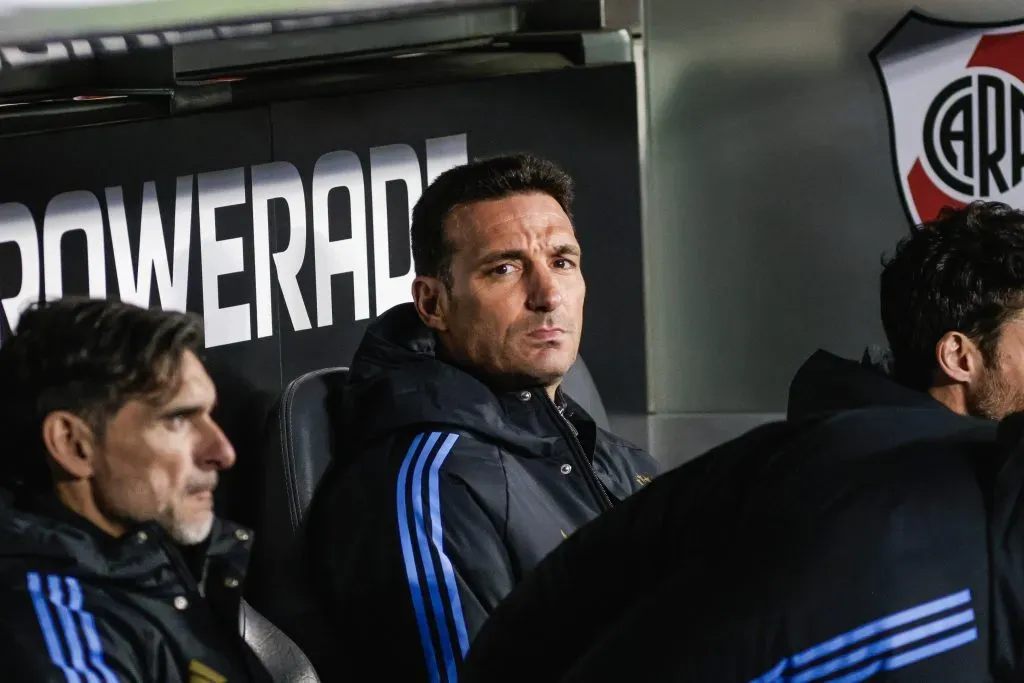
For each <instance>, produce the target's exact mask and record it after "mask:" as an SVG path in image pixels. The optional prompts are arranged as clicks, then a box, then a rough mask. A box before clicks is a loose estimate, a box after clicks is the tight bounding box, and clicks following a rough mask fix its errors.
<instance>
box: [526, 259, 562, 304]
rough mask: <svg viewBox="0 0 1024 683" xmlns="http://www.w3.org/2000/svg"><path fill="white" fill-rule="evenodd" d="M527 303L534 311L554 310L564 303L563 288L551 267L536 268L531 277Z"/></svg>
mask: <svg viewBox="0 0 1024 683" xmlns="http://www.w3.org/2000/svg"><path fill="white" fill-rule="evenodd" d="M529 287H530V293H529V296H528V297H527V305H528V306H529V308H530V310H532V311H553V310H555V309H556V308H558V307H559V306H561V305H562V289H561V287H560V286H559V283H558V280H557V279H556V278H555V276H554V274H553V273H552V272H551V270H550V269H549V268H546V267H544V268H535V269H534V270H533V272H532V273H531V274H530V278H529Z"/></svg>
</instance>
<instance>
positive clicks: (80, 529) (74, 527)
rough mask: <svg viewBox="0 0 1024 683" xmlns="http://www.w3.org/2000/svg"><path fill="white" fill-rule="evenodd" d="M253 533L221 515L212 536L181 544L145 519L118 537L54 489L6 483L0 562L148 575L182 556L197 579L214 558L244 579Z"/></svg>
mask: <svg viewBox="0 0 1024 683" xmlns="http://www.w3.org/2000/svg"><path fill="white" fill-rule="evenodd" d="M252 540H253V534H252V532H251V531H250V530H249V529H245V528H243V527H240V526H238V525H236V524H233V523H231V522H228V521H226V520H222V519H219V518H217V519H215V520H214V525H213V529H212V531H211V532H210V536H209V537H208V539H207V540H206V541H205V542H204V543H202V544H199V545H196V546H181V545H179V544H178V543H176V542H175V541H174V540H173V539H171V537H170V536H169V535H168V534H167V532H166V531H164V530H163V528H161V527H160V526H159V525H158V524H156V523H155V522H145V523H139V524H135V525H134V526H132V527H131V528H130V529H128V530H126V532H125V533H124V534H123V535H122V536H120V537H119V538H115V537H113V536H110V535H109V534H107V533H105V532H104V531H103V530H101V529H100V528H99V527H97V526H95V525H94V524H92V523H91V522H90V521H89V520H87V519H85V518H84V517H82V516H81V515H79V514H77V513H75V512H73V511H72V510H69V509H68V508H67V507H65V506H64V505H63V504H62V503H61V502H60V501H59V500H57V498H56V497H55V496H53V495H49V494H37V493H31V492H27V491H21V490H19V491H12V490H9V489H0V566H3V565H10V564H13V563H20V564H24V565H25V566H26V567H28V569H29V570H30V569H32V568H33V565H34V564H36V563H44V564H45V565H46V567H38V568H39V569H46V570H47V571H56V570H58V569H59V570H60V571H62V572H65V573H69V574H73V575H75V576H79V577H87V576H90V575H95V576H97V577H99V578H108V579H126V580H140V581H141V580H146V581H153V580H156V577H159V576H161V575H166V572H163V571H162V570H163V569H167V568H170V569H172V570H173V574H177V573H178V566H177V565H176V563H175V559H174V556H175V555H176V556H177V557H180V558H181V561H182V562H184V563H185V566H186V567H187V568H188V569H189V570H190V571H191V573H192V575H193V578H194V579H195V580H197V581H198V580H200V579H201V577H202V576H203V574H204V572H205V569H206V567H207V566H208V565H210V564H211V563H216V564H218V565H219V566H221V568H222V569H221V571H228V572H230V574H231V575H233V576H235V577H238V578H239V580H242V579H243V578H244V576H245V572H246V569H247V567H248V564H249V555H250V552H251V548H252Z"/></svg>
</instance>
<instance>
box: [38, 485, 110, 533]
mask: <svg viewBox="0 0 1024 683" xmlns="http://www.w3.org/2000/svg"><path fill="white" fill-rule="evenodd" d="M54 493H55V494H56V496H57V500H59V501H60V502H61V504H62V505H64V507H66V508H67V509H68V510H71V511H72V512H74V513H75V514H77V515H78V516H79V517H82V518H83V519H85V520H87V521H88V522H90V523H91V524H92V525H93V526H95V527H96V528H97V529H99V530H100V531H102V532H103V533H105V534H107V535H109V536H113V537H114V538H120V537H121V535H122V534H124V531H125V530H124V527H122V526H121V525H120V524H117V523H116V522H113V521H111V520H109V519H107V518H106V516H105V515H103V513H101V512H100V509H99V507H98V506H97V505H96V500H95V498H93V496H92V491H91V489H90V488H89V483H88V482H86V481H72V482H59V483H58V484H57V485H56V488H55V491H54Z"/></svg>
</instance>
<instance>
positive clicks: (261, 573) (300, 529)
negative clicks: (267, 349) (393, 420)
mask: <svg viewBox="0 0 1024 683" xmlns="http://www.w3.org/2000/svg"><path fill="white" fill-rule="evenodd" d="M347 373H348V369H347V368H324V369H321V370H316V371H314V372H310V373H307V374H305V375H303V376H301V377H298V378H297V379H295V380H293V381H292V382H291V383H290V384H289V385H288V386H287V387H286V388H285V390H284V392H283V393H282V395H281V398H280V400H279V401H278V402H277V405H276V406H275V407H274V409H273V410H272V411H271V414H270V417H269V419H268V421H267V428H266V435H265V437H264V438H263V440H262V441H263V444H262V447H261V452H260V453H259V458H260V461H261V465H262V468H261V470H262V471H261V479H262V482H261V485H260V486H259V488H258V489H257V491H256V494H257V495H258V496H259V499H258V500H257V501H256V504H257V514H256V521H255V524H254V529H255V531H256V543H255V544H254V545H253V558H252V563H251V566H250V571H249V577H250V578H249V580H248V581H247V584H246V596H247V598H248V599H249V600H250V602H252V604H253V606H254V607H255V608H256V609H258V610H259V611H260V612H261V613H262V614H263V615H265V616H266V617H267V618H268V619H269V620H270V621H272V622H273V623H274V624H276V625H277V626H278V627H280V628H281V630H283V631H284V632H285V633H287V634H288V635H289V636H291V637H292V638H293V639H294V640H295V641H296V642H298V643H299V644H300V645H302V647H303V649H304V650H306V654H307V655H309V656H310V657H311V658H312V659H313V660H314V661H316V660H317V658H316V656H315V653H314V652H312V651H310V649H309V648H310V647H311V645H310V643H316V642H317V641H318V640H319V639H318V636H319V635H321V633H322V632H323V631H324V627H323V621H322V617H321V613H320V609H319V604H318V602H317V600H316V598H315V596H313V595H311V594H310V592H309V580H308V577H309V571H308V567H307V565H306V551H305V543H304V541H305V523H306V517H307V515H308V513H309V506H310V503H311V502H312V500H313V494H314V492H315V491H316V488H317V485H318V484H319V483H320V479H321V477H322V476H323V474H324V471H325V470H326V469H327V466H328V465H329V464H330V462H331V459H332V456H333V454H334V453H335V452H336V450H337V443H338V442H337V437H338V430H339V428H340V421H339V420H335V419H333V417H332V416H336V415H339V414H340V412H341V411H340V408H339V407H337V406H336V403H337V404H340V401H341V397H342V391H343V387H344V383H345V379H346V376H347Z"/></svg>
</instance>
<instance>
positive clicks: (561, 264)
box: [555, 258, 576, 270]
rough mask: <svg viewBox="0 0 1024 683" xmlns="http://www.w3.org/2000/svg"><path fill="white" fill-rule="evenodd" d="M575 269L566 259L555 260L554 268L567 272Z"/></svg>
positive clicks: (573, 264)
mask: <svg viewBox="0 0 1024 683" xmlns="http://www.w3.org/2000/svg"><path fill="white" fill-rule="evenodd" d="M575 267H576V264H575V263H573V262H572V261H570V260H569V259H567V258H560V259H556V260H555V268H559V269H561V270H569V269H570V268H575Z"/></svg>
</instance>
